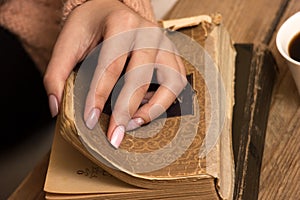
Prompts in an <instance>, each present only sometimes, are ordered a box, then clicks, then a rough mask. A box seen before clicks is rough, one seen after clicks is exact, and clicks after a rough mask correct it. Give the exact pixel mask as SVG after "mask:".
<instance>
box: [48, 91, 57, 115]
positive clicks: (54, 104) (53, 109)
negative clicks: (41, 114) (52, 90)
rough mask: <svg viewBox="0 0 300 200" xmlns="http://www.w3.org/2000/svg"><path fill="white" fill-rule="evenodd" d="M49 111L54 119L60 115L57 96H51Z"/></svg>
mask: <svg viewBox="0 0 300 200" xmlns="http://www.w3.org/2000/svg"><path fill="white" fill-rule="evenodd" d="M48 98H49V109H50V113H51V116H52V117H55V116H56V115H57V114H58V101H57V98H56V96H55V95H53V94H50V95H49V97H48Z"/></svg>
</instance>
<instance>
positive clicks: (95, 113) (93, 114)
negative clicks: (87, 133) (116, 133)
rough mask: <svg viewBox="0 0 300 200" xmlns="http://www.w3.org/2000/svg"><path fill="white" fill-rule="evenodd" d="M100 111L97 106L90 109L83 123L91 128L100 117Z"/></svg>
mask: <svg viewBox="0 0 300 200" xmlns="http://www.w3.org/2000/svg"><path fill="white" fill-rule="evenodd" d="M100 112H101V111H100V109H99V108H93V109H92V110H91V111H90V113H89V115H88V117H87V119H86V121H85V125H86V126H87V127H88V128H89V129H93V128H94V127H95V126H96V124H97V122H98V120H99V117H100Z"/></svg>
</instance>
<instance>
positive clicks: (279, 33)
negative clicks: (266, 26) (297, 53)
mask: <svg viewBox="0 0 300 200" xmlns="http://www.w3.org/2000/svg"><path fill="white" fill-rule="evenodd" d="M298 15H299V19H300V11H298V12H296V13H294V14H293V15H291V16H290V17H289V18H287V19H286V20H285V21H284V22H283V24H282V25H281V26H280V27H279V30H278V32H277V35H276V47H277V49H278V51H279V52H280V54H281V55H282V56H283V57H284V58H285V59H287V60H288V61H289V62H291V63H293V64H295V65H300V62H299V61H296V60H294V59H293V58H291V57H290V56H289V55H288V53H286V52H285V51H284V50H283V47H282V44H281V41H280V37H281V35H282V32H283V31H284V29H285V28H286V26H287V25H288V24H289V23H290V21H292V20H294V18H295V17H296V16H298ZM299 33H300V30H299Z"/></svg>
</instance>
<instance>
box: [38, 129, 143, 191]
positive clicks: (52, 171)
mask: <svg viewBox="0 0 300 200" xmlns="http://www.w3.org/2000/svg"><path fill="white" fill-rule="evenodd" d="M44 190H45V191H46V192H50V193H63V194H78V193H80V194H84V193H86V194H90V193H101V192H105V193H117V192H134V191H142V189H139V188H137V187H134V186H132V185H129V184H127V183H124V182H122V181H120V180H118V179H116V178H115V177H113V176H112V175H110V174H109V173H107V172H106V171H104V170H103V169H101V168H100V167H99V166H97V165H95V164H94V163H93V162H92V161H90V160H89V159H88V158H86V157H85V156H83V155H82V154H81V153H79V152H78V151H77V150H76V149H74V148H73V147H72V146H71V145H70V144H69V143H68V142H66V141H65V140H64V139H63V138H62V136H61V135H60V134H59V132H58V131H56V133H55V136H54V140H53V145H52V151H51V155H50V162H49V166H48V172H47V176H46V181H45V186H44Z"/></svg>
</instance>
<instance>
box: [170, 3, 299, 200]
mask: <svg viewBox="0 0 300 200" xmlns="http://www.w3.org/2000/svg"><path fill="white" fill-rule="evenodd" d="M297 11H300V1H299V0H291V1H288V0H260V1H254V0H249V1H243V0H238V1H237V0H224V1H218V0H179V2H178V3H177V4H176V6H175V8H174V10H172V12H171V13H169V15H168V18H173V17H174V18H175V17H186V16H191V15H197V14H203V13H210V12H220V13H221V14H222V16H223V23H224V25H225V26H226V27H227V29H228V31H229V32H230V34H231V37H232V40H233V41H234V42H236V43H263V44H265V45H267V46H268V47H269V48H270V50H271V52H272V53H273V55H274V57H275V60H276V62H277V64H278V68H279V69H278V70H279V72H278V77H277V80H276V84H275V86H274V91H273V96H272V102H271V107H270V113H269V119H268V125H267V133H266V139H265V147H264V154H263V162H262V168H261V177H260V188H259V197H258V198H259V199H262V200H265V199H272V200H273V199H299V198H300V162H299V160H300V107H299V105H300V101H299V100H300V99H299V95H298V93H297V89H296V86H295V83H294V81H293V78H292V76H291V73H290V71H289V70H288V67H287V63H286V62H285V61H284V60H283V58H282V57H281V56H280V54H279V52H278V51H277V48H276V45H275V38H276V33H277V31H278V28H279V27H280V25H281V24H282V23H283V21H284V20H285V19H287V18H288V17H289V16H291V15H292V14H294V13H295V12H297ZM298 25H299V24H298Z"/></svg>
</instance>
